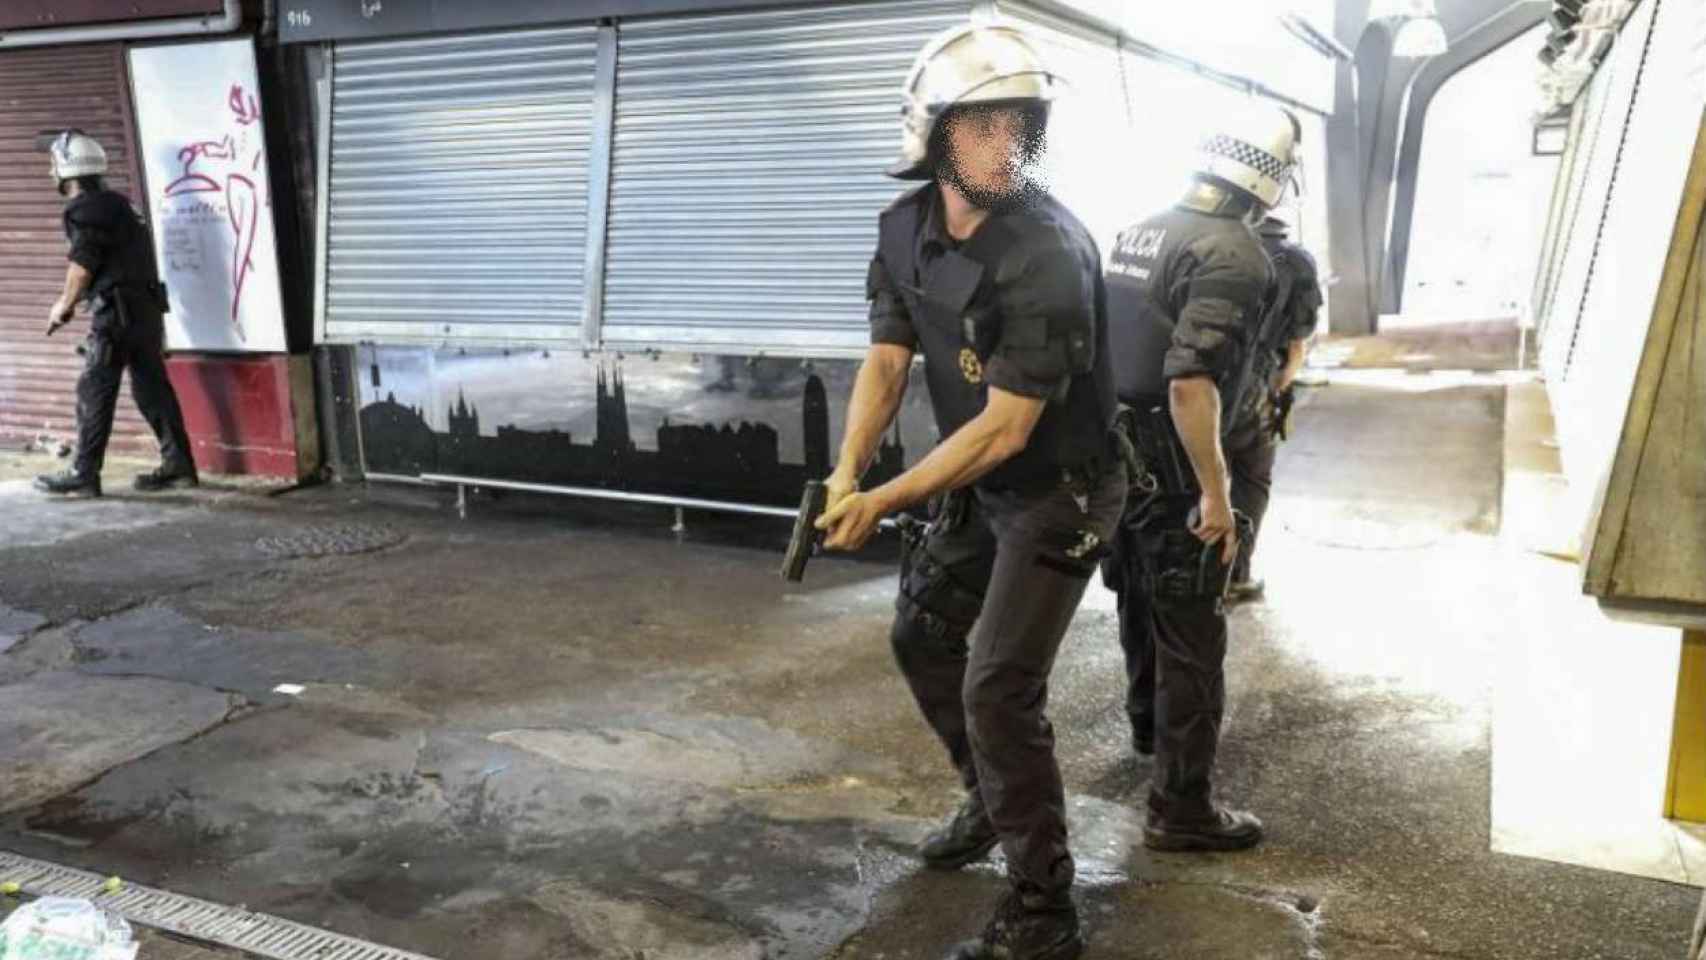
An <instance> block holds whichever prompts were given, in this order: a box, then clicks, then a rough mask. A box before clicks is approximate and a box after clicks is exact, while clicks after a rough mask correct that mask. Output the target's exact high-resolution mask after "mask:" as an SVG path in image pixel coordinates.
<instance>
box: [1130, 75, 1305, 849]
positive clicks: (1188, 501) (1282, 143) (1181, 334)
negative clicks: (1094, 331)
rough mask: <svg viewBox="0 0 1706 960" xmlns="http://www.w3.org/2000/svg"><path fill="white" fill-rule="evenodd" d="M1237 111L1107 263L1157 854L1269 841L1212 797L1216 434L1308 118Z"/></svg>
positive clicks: (1232, 403)
mask: <svg viewBox="0 0 1706 960" xmlns="http://www.w3.org/2000/svg"><path fill="white" fill-rule="evenodd" d="M1230 119H1231V120H1232V122H1230V123H1228V124H1227V126H1226V128H1225V130H1224V132H1222V133H1220V134H1217V135H1215V136H1212V137H1209V138H1207V139H1206V140H1205V141H1204V142H1203V145H1202V151H1201V159H1200V163H1199V165H1198V170H1197V172H1196V175H1195V177H1194V179H1193V183H1192V185H1191V188H1190V190H1189V192H1188V193H1187V194H1186V195H1185V197H1184V199H1183V200H1181V201H1180V202H1179V203H1177V204H1176V205H1174V206H1173V207H1172V208H1170V209H1168V210H1165V211H1163V212H1161V213H1159V214H1156V215H1155V216H1153V217H1150V218H1149V219H1147V220H1144V221H1142V222H1140V223H1138V224H1136V225H1134V226H1132V227H1129V228H1128V229H1126V230H1125V231H1124V232H1123V233H1121V234H1120V237H1119V240H1118V243H1117V245H1116V247H1115V249H1114V252H1113V256H1112V257H1111V258H1110V262H1109V266H1108V303H1109V311H1108V312H1109V332H1110V343H1111V346H1112V360H1113V367H1114V377H1115V381H1116V384H1117V390H1118V394H1119V399H1120V401H1121V403H1122V404H1124V405H1125V407H1126V408H1127V409H1125V410H1122V412H1121V421H1122V426H1123V427H1124V429H1125V430H1126V431H1127V432H1128V435H1129V437H1130V439H1131V441H1132V443H1133V446H1134V447H1135V448H1136V450H1137V454H1138V459H1139V460H1140V470H1139V471H1138V476H1136V477H1135V478H1134V480H1133V492H1134V493H1133V498H1132V501H1131V503H1130V504H1129V505H1128V507H1127V510H1126V514H1125V516H1124V517H1122V518H1121V522H1120V533H1119V536H1118V538H1117V540H1116V543H1115V556H1114V557H1113V558H1111V559H1110V562H1109V563H1108V565H1107V566H1106V567H1105V573H1106V575H1107V576H1108V579H1109V581H1110V585H1111V586H1113V587H1114V589H1115V590H1116V591H1117V593H1118V596H1119V604H1120V605H1119V613H1120V643H1121V646H1122V647H1123V648H1124V651H1125V659H1126V673H1127V677H1128V680H1129V682H1130V688H1129V694H1128V698H1127V702H1126V707H1127V711H1128V712H1129V714H1130V717H1131V722H1132V740H1133V745H1134V746H1135V747H1136V749H1137V750H1138V752H1140V753H1150V752H1153V753H1155V755H1156V765H1155V774H1154V777H1153V779H1152V781H1151V786H1150V792H1149V803H1148V820H1147V822H1146V825H1145V827H1144V843H1145V845H1147V846H1149V847H1150V848H1152V849H1156V850H1239V849H1244V848H1247V847H1251V846H1254V845H1255V844H1257V843H1259V842H1260V841H1261V837H1262V824H1261V821H1259V820H1257V819H1256V818H1255V817H1254V816H1252V815H1250V814H1248V813H1243V812H1238V811H1233V810H1229V809H1226V808H1223V807H1221V806H1219V805H1218V804H1216V803H1215V801H1214V799H1213V797H1212V795H1211V784H1210V779H1211V776H1212V773H1213V771H1214V758H1215V753H1216V750H1217V748H1218V746H1219V738H1220V721H1221V715H1222V712H1223V711H1224V708H1225V674H1224V661H1225V657H1226V641H1227V630H1226V616H1225V612H1224V608H1223V599H1224V596H1225V591H1226V587H1227V583H1228V579H1229V577H1230V574H1231V565H1232V563H1233V561H1234V560H1235V558H1236V556H1237V552H1238V541H1239V536H1240V534H1239V531H1238V526H1239V520H1238V519H1237V518H1235V515H1234V511H1233V506H1232V492H1231V478H1230V474H1229V471H1228V469H1227V459H1226V452H1225V450H1224V448H1223V447H1222V431H1223V426H1229V425H1231V424H1232V422H1233V421H1234V420H1235V417H1234V414H1235V412H1236V411H1237V410H1239V409H1240V404H1241V402H1242V400H1241V396H1242V392H1243V384H1244V383H1245V382H1246V381H1247V379H1248V376H1249V367H1250V361H1251V358H1252V350H1253V348H1254V346H1255V343H1256V335H1257V332H1258V325H1259V322H1260V319H1261V316H1262V312H1261V305H1262V300H1263V295H1264V293H1265V292H1266V290H1267V287H1268V282H1269V266H1268V259H1267V257H1266V256H1265V255H1264V254H1263V252H1262V247H1261V244H1260V243H1259V242H1258V241H1257V239H1256V236H1255V234H1254V233H1253V232H1252V231H1251V228H1250V225H1251V224H1252V223H1254V222H1256V221H1257V220H1258V219H1259V218H1260V217H1261V216H1262V214H1263V213H1264V212H1265V211H1266V210H1267V209H1268V208H1269V207H1271V206H1272V205H1273V204H1274V203H1276V202H1277V201H1278V199H1279V197H1280V194H1281V193H1282V191H1283V188H1284V184H1285V183H1286V181H1287V180H1288V179H1289V177H1290V173H1291V168H1292V166H1293V164H1294V163H1295V162H1296V152H1297V141H1298V139H1299V128H1298V125H1297V120H1296V118H1295V117H1293V116H1291V115H1290V114H1288V113H1286V112H1284V111H1281V110H1278V109H1271V110H1270V109H1266V108H1262V109H1252V110H1251V111H1250V112H1249V115H1248V116H1243V117H1231V118H1230ZM1157 693H1159V696H1157Z"/></svg>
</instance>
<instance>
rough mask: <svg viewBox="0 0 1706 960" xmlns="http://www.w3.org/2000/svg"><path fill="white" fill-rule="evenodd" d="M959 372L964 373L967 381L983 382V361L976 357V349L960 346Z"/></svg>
mask: <svg viewBox="0 0 1706 960" xmlns="http://www.w3.org/2000/svg"><path fill="white" fill-rule="evenodd" d="M960 373H962V374H964V375H965V378H966V382H967V383H982V382H983V361H982V360H979V359H978V358H977V351H975V350H973V349H972V348H970V347H961V348H960Z"/></svg>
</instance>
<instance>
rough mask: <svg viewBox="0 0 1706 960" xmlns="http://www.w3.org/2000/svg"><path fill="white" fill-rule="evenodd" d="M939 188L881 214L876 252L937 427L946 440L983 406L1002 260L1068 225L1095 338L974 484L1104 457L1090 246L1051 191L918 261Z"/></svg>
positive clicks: (1102, 367)
mask: <svg viewBox="0 0 1706 960" xmlns="http://www.w3.org/2000/svg"><path fill="white" fill-rule="evenodd" d="M938 189H939V188H938V187H937V186H936V185H935V184H928V185H926V186H924V187H921V188H919V189H918V190H915V191H913V192H912V193H910V194H907V195H906V196H904V197H902V198H901V199H900V200H898V201H896V202H895V204H894V205H893V206H891V207H889V209H888V210H886V211H884V212H883V215H882V218H881V221H880V224H879V230H878V238H877V244H878V252H879V254H880V255H881V258H882V261H883V264H884V265H885V266H886V267H887V269H888V271H889V274H890V279H891V280H892V282H893V283H894V287H895V290H896V291H897V293H898V294H899V296H900V299H901V301H902V302H903V303H904V305H905V306H906V309H907V312H908V314H910V315H911V317H912V324H913V327H914V328H915V332H916V334H917V337H918V349H919V352H920V353H922V354H923V355H924V374H925V382H926V384H927V385H928V386H929V389H930V405H931V407H932V408H933V410H934V412H935V415H936V427H937V430H938V431H940V434H941V436H942V437H943V438H944V439H945V438H947V437H948V436H950V435H951V434H953V433H954V432H955V431H956V430H958V429H959V428H960V427H962V426H964V425H965V424H966V423H967V422H968V421H970V420H971V419H972V418H974V417H976V416H977V415H978V414H979V413H981V412H982V411H983V408H984V405H985V403H986V401H987V398H988V392H989V390H988V385H987V384H985V383H984V382H983V377H982V370H983V367H984V365H985V364H986V363H987V362H988V361H989V358H990V355H991V354H992V352H993V351H994V350H995V348H996V346H997V345H998V344H999V343H1000V342H1001V324H1002V318H1001V317H1000V316H999V311H998V310H997V309H996V306H995V300H996V296H995V283H994V281H995V276H996V274H997V272H998V270H999V267H1000V265H1001V262H1002V256H1003V254H1004V253H1006V252H1007V251H1008V250H1010V249H1012V248H1013V247H1014V245H1015V244H1016V243H1018V242H1020V241H1021V240H1023V239H1024V238H1025V237H1026V231H1030V230H1036V229H1041V228H1043V227H1044V226H1045V225H1046V228H1047V229H1049V230H1051V231H1053V230H1055V226H1056V225H1064V226H1066V227H1068V229H1067V230H1066V231H1064V232H1065V233H1066V234H1067V235H1069V236H1072V237H1075V238H1077V242H1079V243H1081V244H1082V245H1083V250H1081V251H1079V252H1081V253H1084V254H1086V256H1084V257H1080V258H1074V259H1081V260H1083V261H1084V262H1085V263H1086V266H1085V268H1084V269H1086V271H1087V275H1086V280H1087V287H1086V289H1092V290H1094V291H1095V302H1094V304H1093V305H1092V308H1093V309H1094V311H1095V318H1094V330H1095V343H1094V347H1093V348H1092V349H1091V350H1090V351H1082V350H1081V351H1079V353H1078V355H1079V356H1080V357H1081V359H1082V363H1081V365H1079V366H1076V367H1075V369H1074V374H1073V375H1072V376H1071V377H1070V378H1069V379H1068V380H1067V382H1066V383H1065V385H1064V389H1063V390H1062V392H1061V393H1059V394H1057V395H1056V396H1055V397H1053V398H1051V399H1050V400H1049V402H1048V405H1047V407H1046V409H1045V410H1044V411H1043V415H1042V419H1041V420H1039V421H1038V423H1037V425H1036V428H1035V430H1033V431H1032V433H1031V438H1030V442H1029V443H1028V444H1027V445H1026V446H1025V449H1024V450H1023V451H1021V452H1020V453H1019V454H1018V455H1016V456H1014V457H1013V458H1012V459H1011V460H1008V461H1007V462H1006V463H1003V464H1002V465H1001V466H999V467H997V468H996V469H994V470H993V471H991V472H990V473H989V474H988V475H986V476H985V477H984V478H983V479H982V480H980V481H979V485H980V486H984V487H987V488H989V489H1039V490H1040V489H1046V488H1047V487H1048V486H1050V485H1052V484H1054V483H1056V482H1058V480H1059V479H1060V477H1061V473H1062V470H1063V469H1070V468H1078V467H1084V466H1089V465H1092V464H1098V463H1107V462H1108V461H1109V459H1110V457H1111V452H1110V449H1109V440H1108V429H1109V427H1110V425H1111V424H1112V421H1113V415H1114V408H1115V401H1114V395H1113V376H1112V371H1111V369H1110V367H1109V364H1108V322H1107V300H1106V294H1105V290H1104V287H1103V281H1102V277H1101V275H1100V271H1099V270H1096V269H1094V268H1093V267H1091V266H1089V264H1096V263H1099V262H1100V257H1099V254H1097V252H1096V249H1095V243H1094V241H1092V240H1091V239H1090V236H1089V233H1088V232H1087V231H1085V230H1084V228H1083V226H1082V225H1081V224H1079V222H1078V220H1077V218H1075V217H1074V216H1073V215H1072V213H1071V212H1070V211H1068V210H1067V209H1066V208H1065V207H1064V206H1062V205H1061V204H1060V203H1059V202H1058V201H1056V200H1055V199H1054V198H1053V197H1045V198H1044V199H1043V200H1041V201H1039V202H1038V203H1037V204H1035V205H1034V206H1032V207H1029V208H1026V209H1024V210H1020V211H1016V212H1013V213H1008V214H1003V215H1000V216H992V217H990V218H989V219H988V220H986V221H985V222H984V223H983V225H982V226H981V227H979V228H978V231H977V233H976V234H975V235H973V236H972V238H971V239H970V240H967V241H965V242H964V243H962V244H960V245H959V246H958V248H957V249H947V250H945V251H944V252H942V254H941V255H940V256H938V257H935V258H934V259H933V260H931V261H930V262H928V263H925V262H921V260H922V258H921V257H920V243H919V240H920V231H922V230H924V229H925V224H926V220H927V216H928V211H929V210H930V205H932V204H934V203H936V202H937V191H938Z"/></svg>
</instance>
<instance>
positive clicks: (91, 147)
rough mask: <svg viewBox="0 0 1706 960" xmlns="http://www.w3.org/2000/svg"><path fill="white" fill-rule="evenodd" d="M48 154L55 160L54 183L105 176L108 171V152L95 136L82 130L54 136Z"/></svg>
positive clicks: (68, 131)
mask: <svg viewBox="0 0 1706 960" xmlns="http://www.w3.org/2000/svg"><path fill="white" fill-rule="evenodd" d="M48 155H49V156H50V157H52V161H53V182H54V183H64V182H65V181H67V180H74V179H76V178H77V177H99V176H104V175H105V174H106V172H107V152H106V151H105V150H103V149H101V145H100V143H98V142H97V141H96V140H95V138H94V137H91V136H89V135H88V134H86V133H84V132H83V131H81V130H67V131H65V132H64V133H61V134H60V135H59V136H57V137H54V138H53V145H52V146H51V147H49V148H48Z"/></svg>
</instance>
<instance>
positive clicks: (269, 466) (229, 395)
mask: <svg viewBox="0 0 1706 960" xmlns="http://www.w3.org/2000/svg"><path fill="white" fill-rule="evenodd" d="M166 370H167V372H168V374H169V375H170V376H171V378H172V386H174V387H175V388H176V389H177V391H178V402H179V403H180V404H181V405H182V406H183V409H184V425H185V426H186V427H187V428H189V433H190V445H191V448H192V449H193V451H194V454H195V461H196V466H197V468H198V469H200V470H202V471H205V472H207V473H234V474H251V475H258V476H270V477H285V478H290V479H301V478H303V477H306V476H308V475H309V474H312V473H313V472H315V471H316V470H318V469H319V468H320V449H319V446H320V445H319V436H318V432H317V427H316V423H315V416H314V390H313V375H312V371H311V368H310V367H309V364H308V358H307V357H306V356H300V357H290V356H285V355H283V354H267V355H262V356H242V357H238V356H221V355H212V354H190V353H178V354H173V355H172V356H171V357H170V358H168V359H167V361H166Z"/></svg>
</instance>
